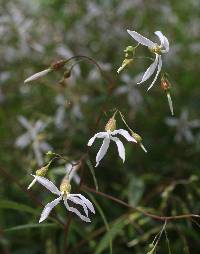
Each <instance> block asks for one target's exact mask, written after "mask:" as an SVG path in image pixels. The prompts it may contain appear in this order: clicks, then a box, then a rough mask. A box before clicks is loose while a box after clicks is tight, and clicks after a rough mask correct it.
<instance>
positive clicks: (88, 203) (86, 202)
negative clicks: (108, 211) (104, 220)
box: [69, 194, 95, 213]
mask: <svg viewBox="0 0 200 254" xmlns="http://www.w3.org/2000/svg"><path fill="white" fill-rule="evenodd" d="M70 195H73V196H74V197H76V196H77V197H79V198H80V199H82V200H83V202H84V203H85V204H86V206H87V207H88V209H89V210H90V211H91V212H92V213H95V210H94V206H93V204H92V203H91V202H90V200H89V199H87V198H86V197H84V196H83V195H82V194H70ZM70 195H69V196H70Z"/></svg>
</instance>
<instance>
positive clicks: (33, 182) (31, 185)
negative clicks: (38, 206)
mask: <svg viewBox="0 0 200 254" xmlns="http://www.w3.org/2000/svg"><path fill="white" fill-rule="evenodd" d="M36 182H37V180H36V179H35V178H34V179H33V181H32V182H31V183H30V184H29V186H28V188H27V190H29V189H30V188H31V187H33V185H34V184H35V183H36Z"/></svg>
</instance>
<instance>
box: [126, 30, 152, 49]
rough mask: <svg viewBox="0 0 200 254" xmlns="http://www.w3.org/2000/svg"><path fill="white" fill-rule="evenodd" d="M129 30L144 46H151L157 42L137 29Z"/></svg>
mask: <svg viewBox="0 0 200 254" xmlns="http://www.w3.org/2000/svg"><path fill="white" fill-rule="evenodd" d="M127 32H128V33H129V34H130V35H131V36H132V37H133V39H135V40H136V41H137V42H139V43H141V44H142V45H144V46H147V47H150V48H151V47H153V46H154V45H155V43H153V42H152V41H150V40H149V39H147V38H146V37H144V36H142V35H141V34H139V33H137V32H135V31H130V30H127Z"/></svg>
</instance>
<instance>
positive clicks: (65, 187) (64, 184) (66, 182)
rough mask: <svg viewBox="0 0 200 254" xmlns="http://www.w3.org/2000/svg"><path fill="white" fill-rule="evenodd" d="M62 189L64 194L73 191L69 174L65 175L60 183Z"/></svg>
mask: <svg viewBox="0 0 200 254" xmlns="http://www.w3.org/2000/svg"><path fill="white" fill-rule="evenodd" d="M60 191H61V192H62V194H66V195H67V194H69V193H70V191H71V185H70V183H69V179H68V176H65V177H64V178H63V180H62V182H61V184H60Z"/></svg>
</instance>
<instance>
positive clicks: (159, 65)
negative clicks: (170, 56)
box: [147, 56, 162, 91]
mask: <svg viewBox="0 0 200 254" xmlns="http://www.w3.org/2000/svg"><path fill="white" fill-rule="evenodd" d="M161 68H162V58H161V56H159V58H158V69H157V72H156V76H155V78H154V80H153V82H152V83H151V85H150V86H149V88H148V89H147V90H148V91H149V89H151V88H152V86H153V85H154V83H155V82H156V80H157V78H158V75H159V73H160V71H161Z"/></svg>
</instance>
